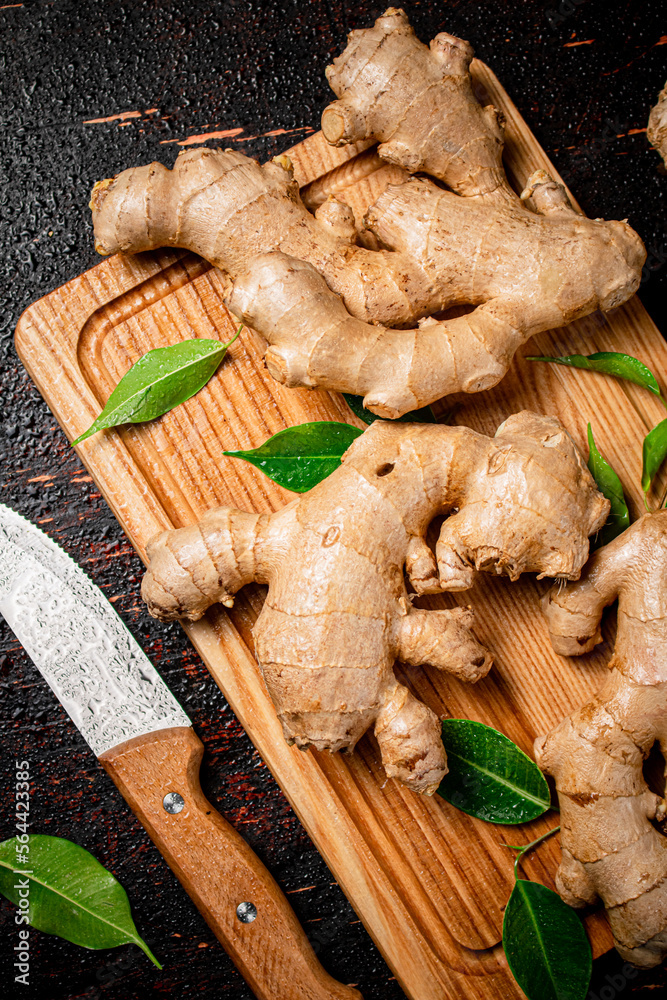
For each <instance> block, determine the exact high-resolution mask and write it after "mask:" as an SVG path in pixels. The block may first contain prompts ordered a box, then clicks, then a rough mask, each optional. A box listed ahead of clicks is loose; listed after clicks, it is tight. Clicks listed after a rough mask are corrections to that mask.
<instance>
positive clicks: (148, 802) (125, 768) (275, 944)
mask: <svg viewBox="0 0 667 1000" xmlns="http://www.w3.org/2000/svg"><path fill="white" fill-rule="evenodd" d="M203 753H204V746H203V744H202V742H201V740H200V739H199V737H198V736H197V735H196V734H195V732H194V730H193V729H190V728H189V727H185V726H182V727H177V728H172V729H161V730H158V731H157V732H154V733H150V734H149V735H148V736H137V737H135V738H134V739H132V740H128V741H127V742H126V743H121V744H120V745H119V746H116V747H113V748H112V749H111V750H108V751H107V752H106V753H103V754H102V756H101V757H100V758H99V760H100V763H101V764H102V766H103V767H104V770H105V771H106V772H107V774H108V775H109V776H110V777H111V779H112V780H113V782H114V784H115V785H116V787H117V788H118V789H119V791H120V792H121V794H122V796H123V798H124V799H125V801H126V802H127V803H128V804H129V806H130V807H131V809H132V811H133V812H134V814H135V815H136V816H137V818H138V819H139V820H140V822H141V823H142V825H143V826H144V828H145V829H146V831H147V833H148V835H149V836H150V838H151V840H152V841H153V843H154V844H155V845H156V847H157V848H158V850H159V851H160V853H161V854H162V856H163V858H164V859H165V860H166V862H167V864H168V865H169V867H170V868H171V870H172V871H173V872H174V874H175V875H176V876H177V878H178V879H179V881H180V882H181V884H182V885H183V887H184V888H185V890H186V892H187V893H188V895H189V896H190V897H191V898H192V899H193V900H194V902H195V903H196V905H197V908H198V909H199V911H200V912H201V914H202V916H203V917H204V919H205V920H206V922H207V923H208V925H209V927H210V928H211V930H212V931H213V933H214V934H215V936H216V937H217V938H218V940H219V941H220V943H221V944H222V945H223V947H224V948H225V950H226V951H227V953H228V954H229V956H230V958H231V959H232V960H233V962H234V964H235V965H236V967H237V969H238V970H239V972H240V973H241V975H242V976H243V978H244V979H245V980H246V982H247V983H248V985H249V986H250V987H251V989H252V990H253V992H254V993H255V995H256V996H257V998H258V1000H276V998H277V997H280V998H281V1000H361V994H360V993H359V992H358V991H357V990H354V989H350V987H348V986H343V985H342V984H341V983H337V982H336V981H335V980H334V979H332V978H331V976H329V975H328V974H327V973H326V972H325V971H324V969H323V968H322V966H321V965H320V963H319V962H318V960H317V958H316V957H315V953H314V951H313V949H312V946H311V944H310V942H309V941H308V938H307V937H306V935H305V933H304V931H303V929H302V927H301V925H300V924H299V921H298V920H297V919H296V916H295V915H294V912H293V910H292V908H291V907H290V905H289V903H288V902H287V900H286V899H285V897H284V895H283V893H282V891H281V889H280V887H279V886H278V885H277V883H276V882H275V881H274V879H273V878H272V876H271V875H270V873H269V872H268V871H267V869H266V868H265V867H264V865H263V864H262V863H261V861H260V860H259V858H258V857H257V855H256V854H255V853H254V851H252V850H251V849H250V847H248V845H247V844H246V842H245V840H243V838H242V837H241V836H239V834H238V833H237V832H236V830H235V829H234V828H233V827H232V826H230V825H229V823H227V821H226V820H224V819H223V818H222V816H221V815H220V813H218V812H216V810H215V809H214V808H213V806H212V805H211V803H210V802H209V801H208V800H207V799H206V797H205V796H204V793H203V792H202V790H201V786H200V784H199V765H200V764H201V759H202V756H203ZM169 792H176V793H177V794H179V795H180V796H181V797H182V798H183V800H184V803H185V804H184V806H183V808H182V809H181V811H180V812H177V813H173V814H172V813H169V812H167V810H166V809H165V808H164V806H163V799H164V797H165V795H167V794H168V793H169ZM244 902H245V903H252V904H253V905H254V907H255V908H256V910H257V916H256V917H255V919H254V920H253V921H251V922H249V923H243V922H242V921H241V920H240V919H239V918H238V916H237V913H236V908H237V906H238V905H239V904H240V903H244Z"/></svg>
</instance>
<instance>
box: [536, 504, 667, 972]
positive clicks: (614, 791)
mask: <svg viewBox="0 0 667 1000" xmlns="http://www.w3.org/2000/svg"><path fill="white" fill-rule="evenodd" d="M666 583H667V510H660V511H658V512H656V513H653V514H645V515H644V516H643V517H642V518H640V520H638V521H636V522H635V523H634V524H633V525H631V527H629V528H627V529H626V531H624V532H623V534H622V535H619V536H618V538H615V539H614V541H613V542H610V544H609V545H607V546H605V547H604V548H602V549H599V550H598V551H597V552H596V553H595V555H594V556H593V557H592V559H591V560H590V562H589V563H588V565H587V566H586V568H585V570H584V573H583V574H582V577H581V580H580V581H579V582H578V583H572V584H568V585H567V586H566V587H565V588H564V589H559V588H558V587H555V588H554V589H553V590H552V591H551V593H550V594H549V595H548V596H547V598H546V605H545V610H546V616H547V621H548V623H549V630H550V633H551V642H552V644H553V647H554V649H555V650H556V652H558V653H561V654H563V655H564V656H579V655H580V654H581V653H587V652H588V651H589V650H591V649H592V648H593V647H594V646H595V645H596V643H598V642H600V641H601V639H600V630H599V624H600V618H601V616H602V612H603V609H604V608H605V606H606V605H608V604H611V603H612V602H613V601H614V600H615V599H616V598H617V597H618V634H617V638H616V646H615V649H614V656H613V659H612V660H611V662H610V664H609V666H610V670H611V673H610V676H609V678H608V679H607V681H606V682H605V684H604V685H603V687H602V688H601V690H600V691H599V692H598V693H597V694H596V696H595V697H594V698H593V699H592V700H591V701H590V702H589V703H588V704H587V705H585V706H584V707H583V708H580V709H579V710H578V711H577V712H575V713H574V714H573V715H571V716H570V717H569V718H567V719H565V720H564V721H563V722H561V723H560V725H558V726H557V727H556V728H555V729H553V730H552V731H551V732H550V733H549V734H548V736H541V737H539V739H538V740H537V741H536V743H535V754H536V759H537V761H538V763H539V765H540V767H542V769H543V770H544V771H546V773H547V774H551V775H553V777H554V778H555V779H556V788H557V789H558V797H559V801H560V810H561V839H562V847H563V860H562V863H561V866H560V868H559V871H558V876H557V879H556V887H557V889H558V891H559V893H560V894H561V896H562V897H563V899H564V900H565V902H567V903H569V904H570V905H571V906H585V905H586V904H588V903H592V902H595V901H596V900H597V899H601V900H602V902H603V903H604V905H605V907H606V908H607V915H608V917H609V922H610V925H611V929H612V932H613V935H614V941H615V944H616V948H617V949H618V951H619V952H620V954H621V955H622V957H623V958H624V959H626V960H627V961H629V962H632V963H633V964H634V965H639V966H645V967H650V966H653V965H658V964H659V963H660V962H661V961H662V959H663V958H664V957H665V955H666V954H667V838H666V837H665V836H664V835H663V834H662V833H661V832H659V831H658V829H657V828H656V826H655V825H654V823H653V821H654V820H656V819H658V820H661V819H664V817H665V801H664V799H661V798H659V797H658V796H657V795H655V794H654V793H653V792H652V791H650V790H649V788H648V785H647V784H646V781H645V780H644V776H643V772H642V765H643V763H644V761H645V759H646V757H647V756H648V754H649V751H650V749H651V747H652V746H653V744H654V743H655V742H656V741H657V742H658V743H659V745H660V748H661V750H662V753H663V755H664V754H665V751H667V587H666Z"/></svg>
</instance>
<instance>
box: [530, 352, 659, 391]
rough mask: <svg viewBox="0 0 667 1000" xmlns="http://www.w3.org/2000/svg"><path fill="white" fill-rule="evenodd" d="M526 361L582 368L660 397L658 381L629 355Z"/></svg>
mask: <svg viewBox="0 0 667 1000" xmlns="http://www.w3.org/2000/svg"><path fill="white" fill-rule="evenodd" d="M526 361H551V362H552V363H553V364H556V365H568V366H569V367H570V368H584V369H586V370H587V371H592V372H600V373H601V374H603V375H615V376H616V378H623V379H625V380H626V381H627V382H634V383H635V385H641V386H643V388H644V389H648V390H649V392H652V393H653V394H654V395H655V396H660V398H662V395H661V393H660V386H659V385H658V380H657V379H656V377H655V375H654V374H653V372H652V371H651V369H650V368H647V367H646V365H645V364H644V363H643V362H642V361H640V360H639V358H633V357H632V356H631V355H630V354H618V353H617V352H616V351H599V352H598V353H597V354H588V355H584V354H568V355H566V356H565V357H561V358H547V357H529V358H526Z"/></svg>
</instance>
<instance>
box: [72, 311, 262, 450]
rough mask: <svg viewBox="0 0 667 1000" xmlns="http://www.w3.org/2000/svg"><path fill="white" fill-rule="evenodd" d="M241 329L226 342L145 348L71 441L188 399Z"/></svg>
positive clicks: (147, 416)
mask: <svg viewBox="0 0 667 1000" xmlns="http://www.w3.org/2000/svg"><path fill="white" fill-rule="evenodd" d="M241 330H242V327H239V329H238V330H237V331H236V333H235V335H234V336H233V337H232V339H231V340H230V341H229V342H228V343H226V344H222V343H220V341H219V340H184V341H182V342H181V343H180V344H170V345H169V347H156V348H155V350H153V351H148V353H147V354H144V355H143V357H141V358H139V360H138V361H136V362H135V363H134V364H133V365H132V367H131V368H130V370H129V371H128V372H126V373H125V375H123V377H122V379H121V380H120V382H119V383H118V385H117V386H116V388H115V389H114V390H113V392H112V393H111V395H110V396H109V398H108V400H107V402H106V405H105V407H104V409H103V410H102V412H101V413H100V415H99V417H98V418H97V420H95V422H94V423H93V424H92V425H91V426H90V427H89V428H88V430H87V431H84V433H83V434H81V435H80V436H79V437H78V438H77V439H76V440H75V441H72V444H73V445H75V444H79V443H80V442H81V441H85V440H86V438H88V437H90V436H91V434H95V433H96V432H97V431H101V430H104V429H105V428H107V427H117V426H118V425H119V424H140V423H144V422H145V421H146V420H154V419H155V417H161V416H162V415H163V414H164V413H167V412H168V411H169V410H173V408H174V407H175V406H178V405H179V403H184V402H185V401H186V400H187V399H190V397H191V396H194V395H195V393H197V392H199V390H200V389H203V388H204V386H205V385H206V383H207V382H208V381H209V379H210V378H211V377H212V376H213V375H214V374H215V372H216V371H217V369H218V367H219V366H220V363H221V361H222V359H223V358H224V356H225V354H226V353H227V348H228V347H230V346H231V345H232V344H233V343H234V341H235V340H236V338H237V337H238V335H239V333H240V332H241Z"/></svg>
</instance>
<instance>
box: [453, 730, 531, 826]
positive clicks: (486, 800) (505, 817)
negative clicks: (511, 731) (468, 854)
mask: <svg viewBox="0 0 667 1000" xmlns="http://www.w3.org/2000/svg"><path fill="white" fill-rule="evenodd" d="M442 741H443V743H444V745H445V750H446V751H447V764H448V767H449V772H448V774H446V775H445V777H444V778H443V779H442V781H441V783H440V787H439V788H438V794H439V795H441V796H442V797H443V799H446V800H447V801H448V802H451V804H452V805H453V806H456V808H457V809H461V810H462V811H463V812H465V813H468V814H469V815H470V816H476V817H477V818H478V819H483V820H486V821H487V822H488V823H504V824H515V823H527V822H528V821H529V820H532V819H536V818H537V817H538V816H541V815H542V813H544V812H546V811H547V809H549V808H550V807H551V794H550V792H549V786H548V785H547V782H546V779H545V777H544V775H543V774H542V772H541V771H540V769H539V767H538V766H537V764H536V763H535V761H533V760H531V759H530V757H529V756H528V755H527V754H525V753H524V752H523V750H520V749H519V747H518V746H516V744H515V743H512V741H511V740H510V739H508V738H507V736H504V735H503V734H502V733H499V732H498V730H497V729H492V728H491V726H485V725H484V723H482V722H474V721H473V720H472V719H445V721H444V722H443V724H442Z"/></svg>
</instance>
